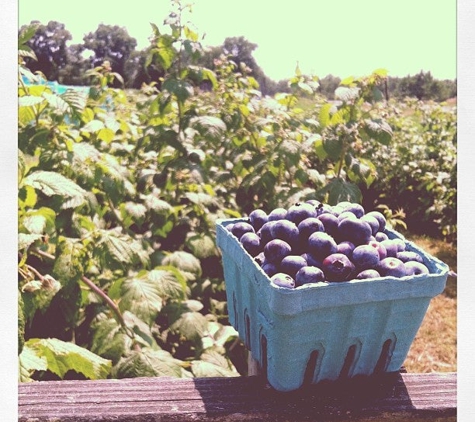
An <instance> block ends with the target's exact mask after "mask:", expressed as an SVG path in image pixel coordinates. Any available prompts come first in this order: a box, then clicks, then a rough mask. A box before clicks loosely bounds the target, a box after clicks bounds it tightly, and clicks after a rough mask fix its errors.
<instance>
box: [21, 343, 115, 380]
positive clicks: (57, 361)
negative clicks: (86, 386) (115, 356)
mask: <svg viewBox="0 0 475 422" xmlns="http://www.w3.org/2000/svg"><path fill="white" fill-rule="evenodd" d="M25 346H27V347H30V348H31V349H32V350H33V351H34V352H35V353H36V355H37V356H39V357H41V358H45V359H46V363H47V369H48V370H49V371H51V372H53V373H54V374H56V375H58V376H59V377H60V378H64V376H65V375H66V373H67V372H68V371H76V372H78V373H80V374H83V375H84V376H85V377H86V378H89V379H92V380H95V379H104V378H107V376H108V375H109V372H110V369H111V367H112V364H111V361H110V360H108V359H104V358H101V357H100V356H98V355H96V354H94V353H92V352H90V351H89V350H87V349H85V348H83V347H80V346H77V345H76V344H73V343H68V342H65V341H61V340H58V339H56V338H49V339H30V340H28V341H27V342H26V343H25Z"/></svg>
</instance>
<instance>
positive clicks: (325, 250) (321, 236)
mask: <svg viewBox="0 0 475 422" xmlns="http://www.w3.org/2000/svg"><path fill="white" fill-rule="evenodd" d="M307 251H308V252H309V253H310V254H311V255H313V256H314V257H315V258H317V259H322V260H323V259H324V258H325V257H326V256H328V255H330V254H332V253H335V252H336V251H337V245H336V242H335V239H333V237H332V236H330V235H329V234H328V233H325V232H315V233H312V234H311V235H310V236H309V238H308V244H307Z"/></svg>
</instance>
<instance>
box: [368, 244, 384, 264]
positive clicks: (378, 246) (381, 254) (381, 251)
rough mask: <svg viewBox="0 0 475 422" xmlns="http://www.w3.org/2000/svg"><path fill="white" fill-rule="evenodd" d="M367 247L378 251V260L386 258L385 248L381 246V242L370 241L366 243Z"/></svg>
mask: <svg viewBox="0 0 475 422" xmlns="http://www.w3.org/2000/svg"><path fill="white" fill-rule="evenodd" d="M368 245H369V246H371V247H373V248H374V249H376V250H377V251H378V254H379V259H380V260H381V259H384V258H386V257H387V256H388V252H387V251H386V248H385V247H384V246H383V245H382V244H381V242H378V241H377V240H370V241H369V242H368Z"/></svg>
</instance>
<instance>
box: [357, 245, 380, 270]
mask: <svg viewBox="0 0 475 422" xmlns="http://www.w3.org/2000/svg"><path fill="white" fill-rule="evenodd" d="M351 261H352V262H353V264H355V266H356V268H357V269H358V270H359V271H362V270H367V269H369V268H373V267H375V266H376V265H377V264H378V263H379V253H378V251H377V249H375V248H374V247H373V246H370V245H359V246H356V247H355V249H354V250H353V253H352V254H351Z"/></svg>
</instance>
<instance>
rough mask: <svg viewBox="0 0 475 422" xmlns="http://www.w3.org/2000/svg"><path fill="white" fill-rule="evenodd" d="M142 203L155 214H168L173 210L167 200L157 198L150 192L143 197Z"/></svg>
mask: <svg viewBox="0 0 475 422" xmlns="http://www.w3.org/2000/svg"><path fill="white" fill-rule="evenodd" d="M144 203H145V206H146V207H147V208H148V209H149V210H153V211H155V212H156V213H157V214H161V215H169V214H170V213H171V212H172V211H173V207H172V206H171V205H170V204H169V203H168V202H167V201H164V200H163V199H160V198H157V197H156V196H155V195H152V194H150V195H147V196H146V197H145V198H144Z"/></svg>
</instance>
